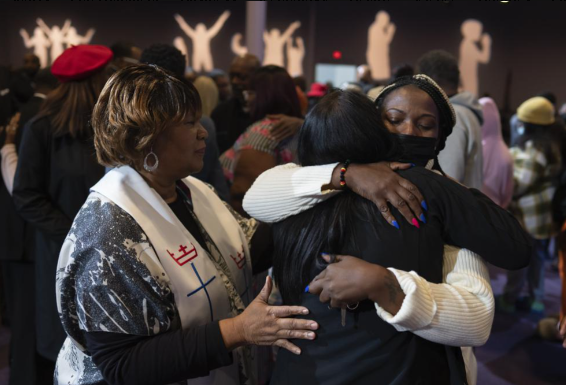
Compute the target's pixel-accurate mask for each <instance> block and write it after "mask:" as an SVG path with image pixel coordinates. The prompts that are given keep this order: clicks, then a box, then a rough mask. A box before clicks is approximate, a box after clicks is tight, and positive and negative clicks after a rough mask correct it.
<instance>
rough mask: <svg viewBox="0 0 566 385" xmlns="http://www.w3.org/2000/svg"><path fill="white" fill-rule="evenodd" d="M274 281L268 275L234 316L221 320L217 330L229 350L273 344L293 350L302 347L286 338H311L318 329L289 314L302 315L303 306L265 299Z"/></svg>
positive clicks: (303, 313) (312, 323) (311, 322)
mask: <svg viewBox="0 0 566 385" xmlns="http://www.w3.org/2000/svg"><path fill="white" fill-rule="evenodd" d="M272 287H273V283H272V281H271V278H270V277H267V279H266V282H265V285H264V286H263V289H262V290H261V293H259V295H258V296H257V297H256V298H255V299H254V300H253V302H252V303H251V304H250V305H249V306H248V307H247V308H246V310H244V312H243V313H242V314H240V315H239V316H237V317H234V318H231V319H226V320H222V321H220V331H221V333H222V337H223V339H224V343H225V344H226V347H227V348H228V349H229V350H231V349H234V348H236V347H238V346H241V345H275V346H279V347H281V348H285V349H287V350H289V351H290V352H292V353H295V354H301V350H300V349H299V348H298V347H297V346H296V345H294V344H292V343H291V342H289V341H288V339H304V340H313V339H314V338H315V337H316V335H315V333H314V332H313V330H317V329H318V324H317V323H316V322H314V321H309V320H304V319H298V318H288V317H291V316H295V315H305V314H308V313H309V311H308V309H307V308H305V307H303V306H270V305H268V303H267V300H268V298H269V294H270V293H271V289H272Z"/></svg>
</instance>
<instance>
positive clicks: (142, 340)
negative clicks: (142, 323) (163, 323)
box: [85, 322, 232, 385]
mask: <svg viewBox="0 0 566 385" xmlns="http://www.w3.org/2000/svg"><path fill="white" fill-rule="evenodd" d="M85 337H86V345H87V350H88V351H89V353H90V355H91V356H92V360H93V362H94V364H95V365H96V366H97V367H98V369H99V370H100V371H101V373H102V376H103V377H104V379H105V380H106V381H107V382H108V383H109V384H110V385H160V384H163V385H165V384H171V383H175V382H179V381H183V380H187V379H190V378H197V377H203V376H207V375H208V374H209V373H210V371H212V370H214V369H218V368H220V367H222V366H227V365H230V364H232V354H231V353H230V352H228V350H227V349H226V346H225V345H224V340H223V339H222V334H221V333H220V327H219V326H218V322H213V323H209V324H206V325H203V326H199V327H194V328H189V329H183V330H177V331H174V332H169V333H164V334H159V335H156V336H152V337H146V336H141V337H140V336H134V335H129V334H117V333H106V332H87V333H85Z"/></svg>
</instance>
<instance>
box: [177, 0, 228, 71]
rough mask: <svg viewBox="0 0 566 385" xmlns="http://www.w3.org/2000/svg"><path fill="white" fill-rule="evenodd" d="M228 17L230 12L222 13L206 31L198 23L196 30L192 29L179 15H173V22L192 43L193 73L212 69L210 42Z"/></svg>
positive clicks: (203, 26)
mask: <svg viewBox="0 0 566 385" xmlns="http://www.w3.org/2000/svg"><path fill="white" fill-rule="evenodd" d="M229 17H230V11H224V13H222V15H221V16H220V18H218V20H217V21H216V23H214V25H213V26H212V28H210V29H208V30H207V29H206V26H205V25H204V24H203V23H198V24H197V26H196V28H195V29H192V28H191V27H190V26H189V25H188V24H187V22H186V21H185V19H183V17H182V16H181V15H179V14H175V20H177V23H179V27H181V29H182V30H183V31H184V32H185V34H187V36H188V37H190V38H191V40H192V42H193V69H194V70H195V72H200V71H202V69H203V68H204V70H205V71H208V72H210V71H212V70H213V69H214V64H213V61H212V54H211V53H210V40H212V38H214V37H215V36H216V35H217V34H218V32H220V30H221V29H222V27H223V26H224V23H225V22H226V20H227V19H228V18H229Z"/></svg>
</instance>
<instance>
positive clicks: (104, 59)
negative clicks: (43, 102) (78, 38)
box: [51, 45, 113, 83]
mask: <svg viewBox="0 0 566 385" xmlns="http://www.w3.org/2000/svg"><path fill="white" fill-rule="evenodd" d="M112 56H113V54H112V51H111V50H110V48H108V47H105V46H103V45H77V46H73V47H70V48H67V49H66V50H65V51H64V52H63V53H62V54H61V55H60V56H59V57H58V58H57V59H56V60H55V61H54V62H53V65H52V66H51V73H52V74H53V75H54V76H55V77H56V78H57V79H59V81H60V82H61V83H66V82H70V81H73V80H82V79H86V78H88V77H89V76H91V75H92V74H94V73H95V72H97V71H99V70H101V69H102V68H104V67H105V66H106V65H107V64H108V63H109V62H110V60H112Z"/></svg>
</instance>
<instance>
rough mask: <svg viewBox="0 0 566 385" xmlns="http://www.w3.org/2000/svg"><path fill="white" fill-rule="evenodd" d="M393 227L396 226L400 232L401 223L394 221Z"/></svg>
mask: <svg viewBox="0 0 566 385" xmlns="http://www.w3.org/2000/svg"><path fill="white" fill-rule="evenodd" d="M393 226H395V227H396V228H397V230H400V229H401V228H400V227H399V223H397V221H393Z"/></svg>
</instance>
